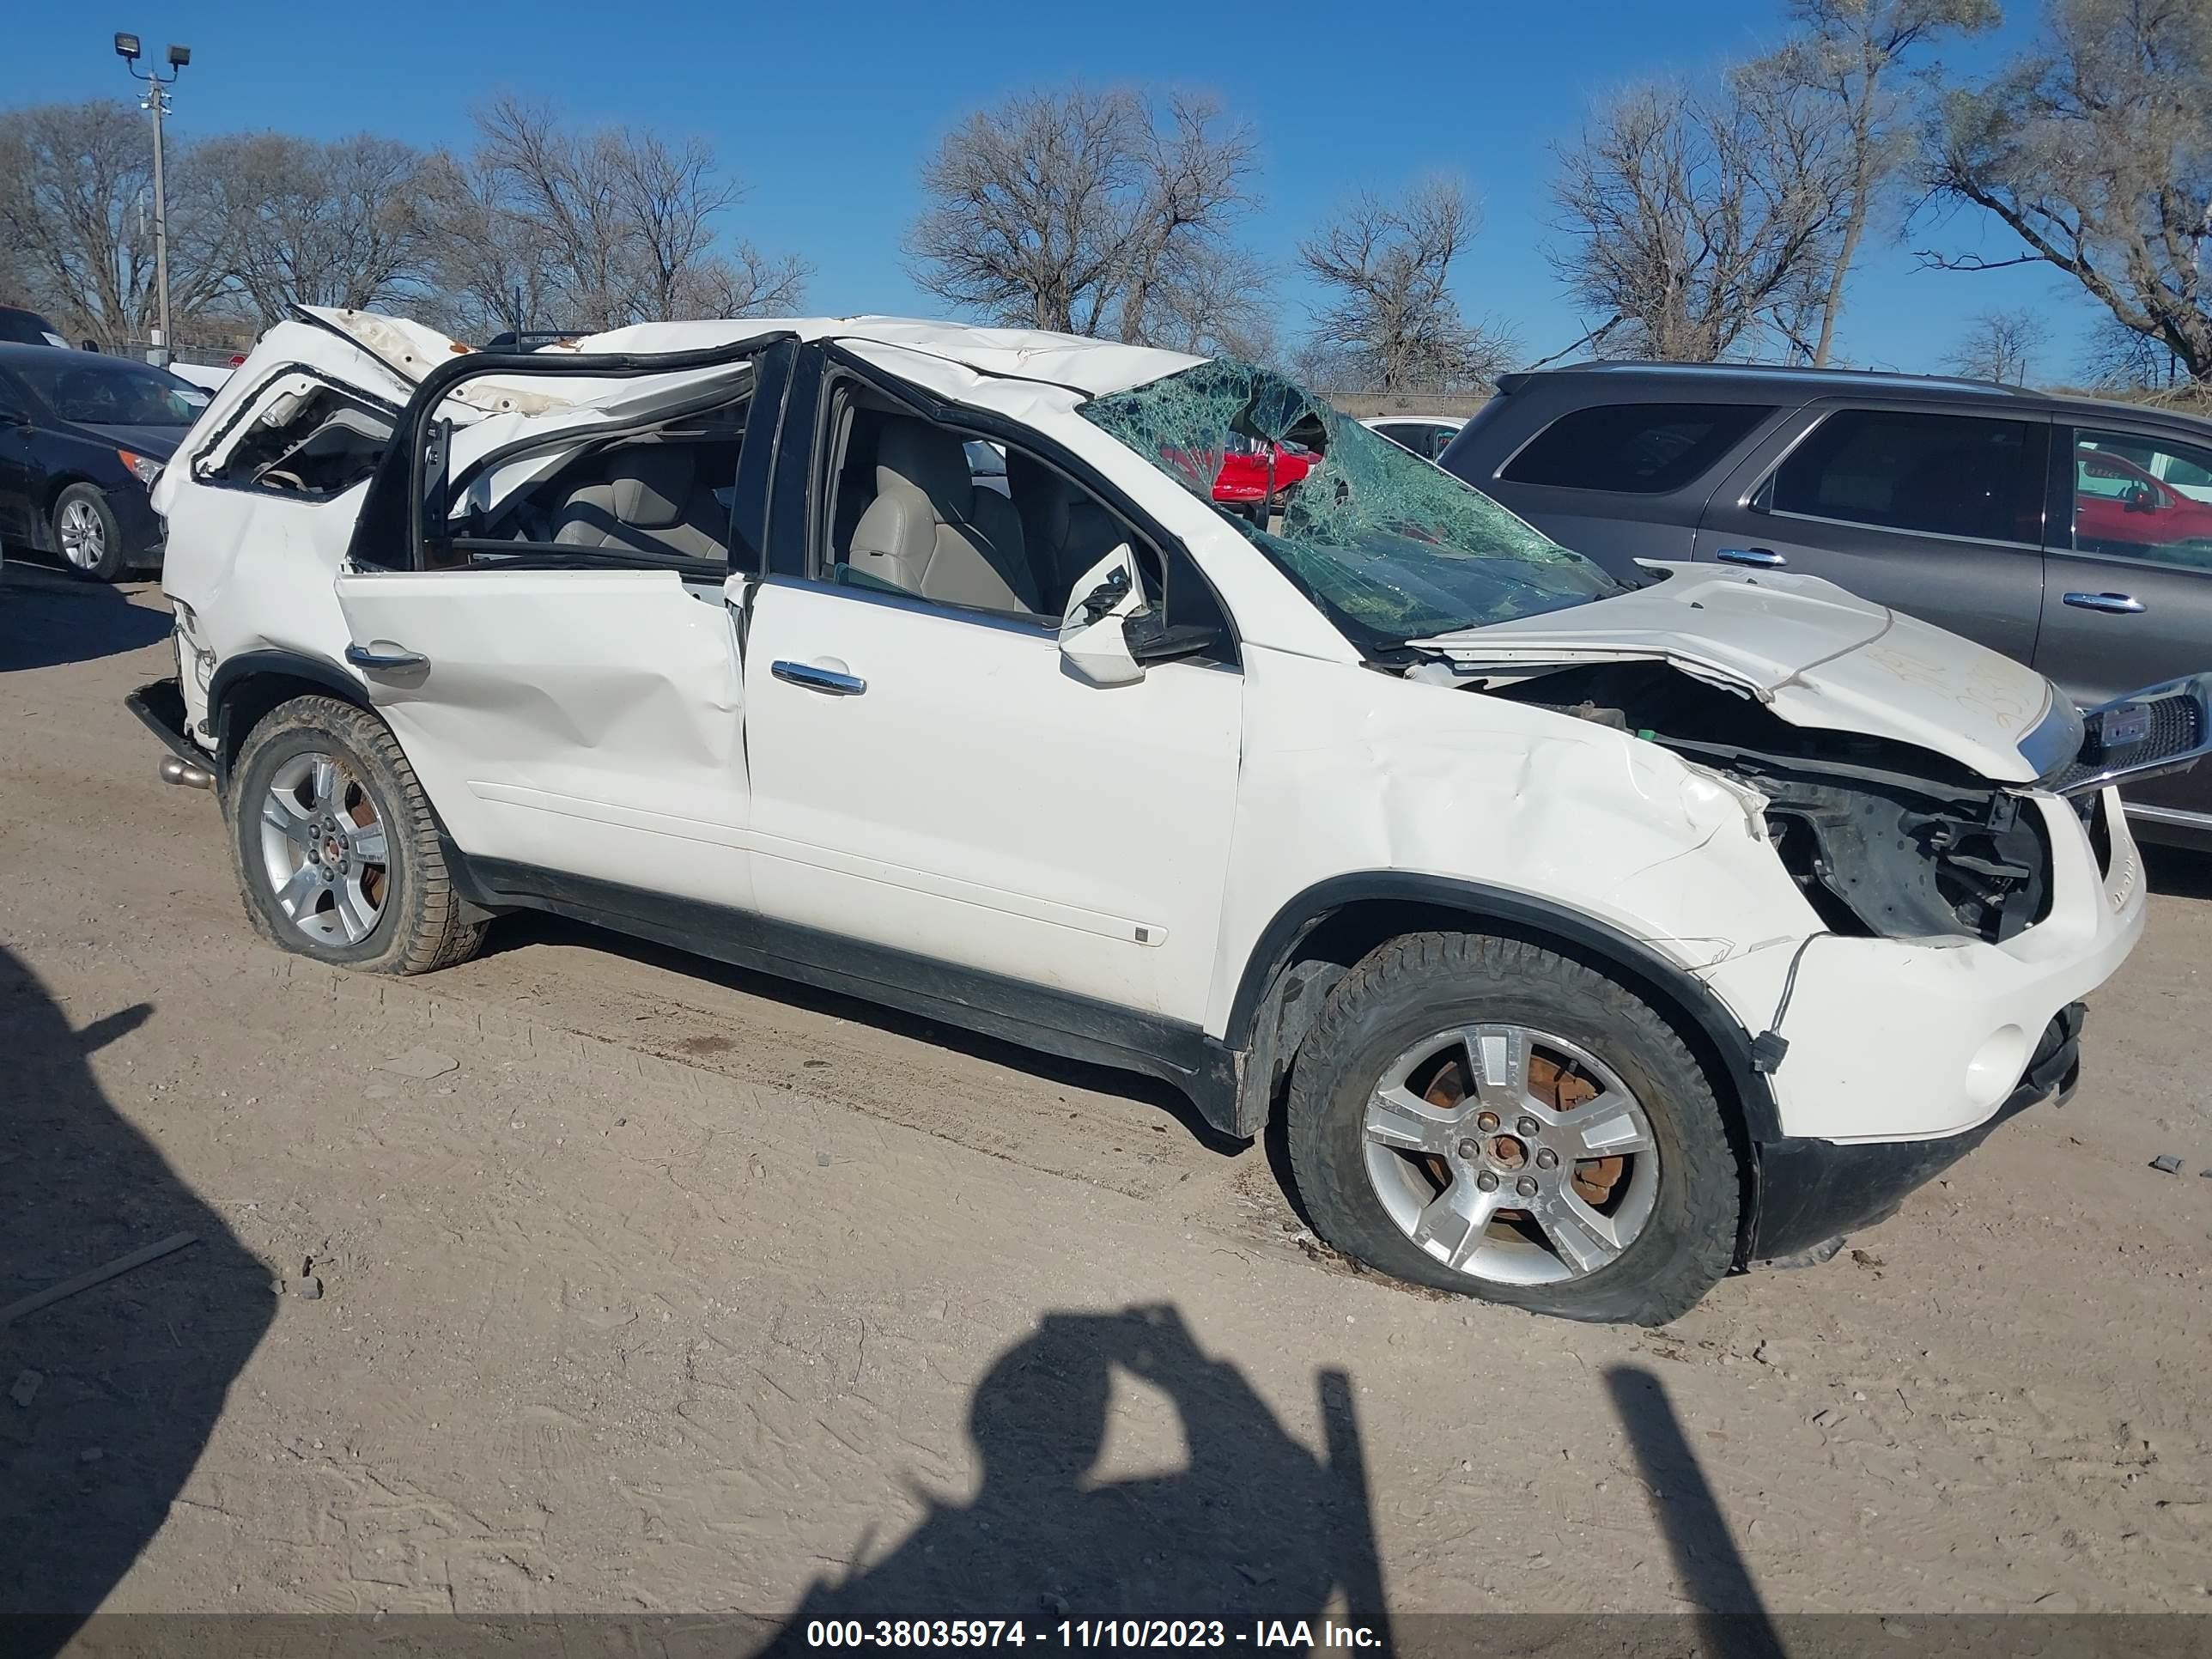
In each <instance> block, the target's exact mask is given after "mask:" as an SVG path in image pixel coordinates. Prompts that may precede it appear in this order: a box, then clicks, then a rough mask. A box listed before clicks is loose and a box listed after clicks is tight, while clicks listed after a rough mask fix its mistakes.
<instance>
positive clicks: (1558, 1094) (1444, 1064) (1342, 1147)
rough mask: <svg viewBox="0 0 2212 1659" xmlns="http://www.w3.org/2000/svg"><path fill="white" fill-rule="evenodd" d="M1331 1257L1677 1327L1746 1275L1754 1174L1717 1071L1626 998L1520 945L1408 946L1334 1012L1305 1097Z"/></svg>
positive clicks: (1354, 977)
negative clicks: (1741, 1272)
mask: <svg viewBox="0 0 2212 1659" xmlns="http://www.w3.org/2000/svg"><path fill="white" fill-rule="evenodd" d="M1289 1128H1290V1152H1291V1170H1292V1172H1293V1174H1294V1176H1295V1177H1296V1179H1297V1187H1298V1192H1299V1194H1300V1196H1301V1197H1302V1198H1304V1200H1305V1203H1306V1206H1307V1209H1308V1211H1309V1212H1310V1214H1311V1216H1312V1218H1313V1221H1314V1225H1315V1227H1316V1230H1317V1231H1319V1232H1320V1233H1321V1235H1322V1237H1324V1238H1326V1239H1327V1240H1328V1242H1329V1243H1332V1244H1334V1245H1335V1246H1336V1247H1337V1248H1338V1249H1342V1250H1345V1251H1346V1252H1347V1253H1349V1254H1350V1255H1354V1256H1357V1257H1358V1258H1359V1259H1360V1260H1362V1261H1366V1262H1369V1263H1370V1264H1372V1265H1373V1266H1375V1267H1379V1268H1381V1269H1383V1271H1384V1272H1386V1273H1392V1274H1394V1275H1395V1276H1396V1277H1398V1278H1401V1279H1412V1280H1413V1281H1415V1282H1417V1283H1420V1284H1425V1285H1436V1286H1438V1287H1440V1288H1442V1289H1445V1290H1452V1291H1462V1292H1464V1293H1466V1294H1468V1295H1470V1296H1477V1297H1484V1298H1486V1299H1487V1300H1490V1301H1493V1302H1504V1303H1510V1304H1514V1305H1516V1306H1519V1307H1523V1308H1527V1309H1528V1310H1531V1311H1534V1312H1537V1313H1546V1314H1553V1315H1557V1316H1560V1317H1563V1318H1568V1319H1583V1320H1593V1321H1601V1322H1632V1323H1637V1324H1645V1325H1656V1324H1663V1323H1664V1322H1667V1321H1668V1320H1670V1319H1673V1318H1675V1317H1677V1316H1680V1315H1681V1314H1683V1313H1685V1312H1686V1311H1688V1310H1689V1309H1690V1308H1691V1307H1692V1306H1693V1305H1695V1304H1696V1303H1697V1301H1698V1300H1699V1297H1702V1296H1704V1295H1705V1292H1706V1291H1708V1290H1710V1289H1711V1288H1712V1286H1713V1285H1714V1284H1715V1283H1716V1282H1717V1281H1718V1279H1720V1278H1721V1276H1722V1274H1723V1273H1726V1272H1727V1271H1728V1267H1729V1261H1730V1260H1731V1259H1732V1257H1733V1255H1734V1254H1735V1243H1736V1225H1737V1217H1738V1212H1739V1206H1740V1197H1739V1179H1740V1178H1739V1173H1738V1168H1737V1163H1736V1159H1735V1153H1734V1152H1733V1151H1732V1150H1731V1149H1730V1147H1729V1139H1728V1135H1727V1132H1726V1130H1725V1128H1724V1127H1723V1122H1722V1119H1721V1111H1720V1106H1719V1103H1718V1102H1717V1100H1716V1099H1715V1097H1714V1095H1713V1091H1712V1086H1711V1083H1710V1082H1709V1081H1708V1080H1707V1079H1706V1077H1705V1071H1704V1068H1703V1067H1701V1066H1699V1064H1698V1061H1697V1060H1696V1058H1695V1057H1694V1056H1693V1055H1692V1054H1691V1053H1690V1051H1689V1050H1688V1048H1686V1047H1685V1046H1684V1044H1683V1042H1682V1040H1681V1038H1680V1036H1677V1035H1676V1033H1675V1032H1674V1029H1673V1027H1671V1026H1670V1025H1669V1024H1668V1023H1667V1022H1666V1021H1665V1020H1664V1019H1663V1018H1661V1017H1660V1015H1659V1014H1658V1013H1657V1012H1656V1011H1655V1010H1654V1009H1653V1008H1652V1007H1651V1006H1650V1004H1648V1003H1646V1002H1644V1000H1642V999H1640V998H1638V996H1636V995H1635V994H1633V993H1632V992H1631V991H1629V990H1628V989H1627V988H1626V987H1625V986H1622V985H1621V984H1620V983H1619V982H1618V981H1614V980H1612V979H1609V978H1607V977H1606V976H1605V975H1602V974H1601V973H1599V972H1597V971H1596V970H1595V969H1591V968H1588V967H1585V966H1584V965H1583V964H1582V963H1578V962H1575V961H1572V960H1570V959H1569V958H1567V957H1561V956H1559V955H1557V954H1555V953H1554V952H1553V951H1547V950H1544V949H1543V948H1541V946H1538V945H1531V944H1528V943H1526V942H1523V941H1521V940H1515V939H1492V938H1487V937H1484V936H1481V935H1478V934H1464V933H1424V934H1415V935H1412V936H1409V937H1407V938H1404V939H1395V940H1393V941H1392V942H1391V943H1389V944H1388V945H1383V946H1382V947H1381V948H1380V949H1378V950H1376V951H1375V952H1373V953H1372V954H1371V955H1370V956H1369V957H1367V958H1366V959H1365V960H1364V962H1362V963H1359V964H1358V966H1357V967H1355V968H1354V969H1352V971H1351V972H1350V973H1349V974H1347V975H1346V976H1345V978H1344V980H1343V981H1341V982H1340V984H1339V985H1338V986H1337V987H1336V989H1335V990H1334V992H1333V993H1332V994H1331V995H1330V997H1329V1000H1328V1003H1327V1005H1326V1006H1324V1007H1323V1009H1322V1013H1321V1015H1320V1017H1319V1018H1318V1019H1317V1020H1316V1023H1315V1026H1314V1030H1313V1031H1312V1033H1311V1034H1310V1036H1308V1038H1307V1039H1306V1041H1305V1042H1304V1044H1303V1045H1302V1046H1301V1048H1300V1049H1299V1053H1298V1060H1297V1069H1296V1071H1295V1073H1293V1076H1292V1079H1291V1100H1290V1123H1289Z"/></svg>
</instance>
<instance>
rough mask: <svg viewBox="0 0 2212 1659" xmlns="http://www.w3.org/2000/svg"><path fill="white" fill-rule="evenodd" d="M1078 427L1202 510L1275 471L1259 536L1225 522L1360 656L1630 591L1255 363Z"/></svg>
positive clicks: (1128, 401) (1152, 393)
mask: <svg viewBox="0 0 2212 1659" xmlns="http://www.w3.org/2000/svg"><path fill="white" fill-rule="evenodd" d="M1082 412H1083V414H1084V416H1085V417H1086V418H1087V419H1089V420H1090V421H1091V422H1093V423H1094V424H1096V425H1097V426H1099V427H1101V428H1104V429H1105V430H1106V431H1107V432H1108V433H1109V434H1110V435H1113V436H1114V437H1115V438H1117V439H1119V440H1120V441H1121V442H1122V443H1124V444H1127V446H1128V447H1130V448H1132V449H1133V450H1135V451H1136V452H1137V453H1139V455H1142V456H1143V457H1144V458H1145V459H1146V460H1148V461H1151V462H1152V463H1153V464H1154V465H1157V466H1158V467H1159V468H1160V469H1161V470H1162V471H1164V472H1166V473H1168V474H1169V475H1170V477H1173V478H1174V479H1175V480H1176V482H1177V483H1181V484H1182V486H1183V487H1184V488H1185V489H1188V490H1189V491H1190V492H1191V493H1192V494H1193V495H1197V496H1199V497H1200V498H1201V499H1202V500H1206V501H1226V500H1230V499H1233V497H1232V496H1231V495H1230V494H1228V493H1226V492H1227V490H1228V489H1229V480H1227V479H1226V478H1225V476H1224V471H1223V465H1224V462H1225V460H1226V459H1228V458H1229V457H1230V456H1231V455H1235V454H1238V453H1246V454H1249V453H1253V452H1257V454H1258V456H1259V458H1260V459H1261V464H1262V465H1266V463H1267V460H1268V459H1269V458H1270V457H1271V456H1272V458H1273V463H1274V465H1273V471H1274V474H1275V477H1274V480H1273V485H1274V489H1275V492H1276V496H1275V503H1274V510H1273V511H1272V512H1270V511H1268V510H1267V508H1266V507H1261V509H1260V514H1261V517H1263V518H1264V519H1265V520H1267V523H1266V527H1264V528H1262V527H1260V526H1257V525H1254V524H1251V523H1248V522H1247V521H1246V520H1244V519H1243V518H1242V517H1241V516H1238V517H1237V518H1235V519H1234V520H1233V521H1234V522H1235V523H1236V524H1237V526H1238V527H1239V528H1240V529H1241V530H1243V532H1244V533H1245V534H1246V535H1247V536H1249V537H1250V538H1251V539H1252V540H1253V541H1254V542H1255V543H1257V544H1259V546H1260V547H1261V550H1263V551H1265V552H1266V553H1267V556H1268V557H1269V558H1271V559H1273V561H1274V562H1275V563H1276V564H1277V565H1278V566H1279V567H1280V568H1282V569H1283V570H1284V571H1285V572H1286V573H1288V574H1289V575H1290V576H1291V580H1294V581H1296V582H1297V583H1298V584H1299V585H1300V586H1302V587H1303V588H1304V590H1305V591H1306V592H1308V593H1309V594H1310V595H1312V596H1313V597H1314V598H1315V599H1316V600H1318V601H1319V602H1320V603H1321V604H1322V606H1323V608H1324V609H1326V610H1327V611H1329V612H1330V613H1331V615H1332V616H1333V617H1334V618H1335V619H1336V620H1337V621H1338V623H1340V625H1343V626H1345V627H1346V629H1347V631H1349V632H1350V633H1351V634H1352V635H1353V636H1354V637H1355V639H1356V640H1358V642H1360V643H1362V644H1364V645H1370V646H1372V645H1400V644H1403V643H1405V642H1406V641H1408V640H1418V639H1422V638H1425V637H1426V636H1428V635H1432V634H1445V633H1449V632H1451V631H1453V630H1454V629H1462V628H1478V627H1480V626H1482V625H1484V624H1485V623H1498V622H1508V621H1510V620H1511V619H1513V618H1514V617H1531V616H1535V615H1537V614H1539V613H1541V612H1543V611H1558V610H1560V609H1563V608H1564V607H1565V606H1568V605H1581V604H1583V603H1585V602H1587V601H1589V600H1591V599H1606V598H1609V597H1611V596H1612V595H1613V594H1616V593H1620V592H1626V589H1625V588H1623V586H1621V585H1620V583H1619V582H1616V581H1615V580H1613V578H1612V577H1610V576H1608V575H1607V574H1606V573H1605V572H1604V571H1603V570H1601V569H1600V568H1598V567H1597V566H1596V565H1595V564H1593V563H1591V562H1589V560H1587V559H1585V558H1583V556H1581V555H1580V554H1578V553H1571V552H1569V551H1568V550H1566V549H1565V548H1564V547H1561V546H1559V544H1557V543H1555V542H1552V541H1549V540H1547V539H1546V538H1544V537H1543V536H1542V535H1541V534H1539V533H1538V532H1536V531H1535V530H1534V529H1532V528H1530V527H1529V526H1528V525H1526V524H1524V523H1522V521H1521V520H1519V519H1517V518H1516V517H1514V516H1513V514H1512V513H1509V512H1507V511H1506V510H1505V509H1504V507H1500V506H1498V503H1497V502H1495V501H1492V500H1491V499H1490V498H1489V497H1488V496H1487V495H1483V494H1482V493H1481V492H1480V490H1477V489H1474V488H1472V487H1471V486H1469V485H1467V484H1464V483H1461V482H1460V481H1459V480H1458V479H1457V478H1455V477H1452V476H1451V475H1450V474H1449V473H1448V472H1445V471H1443V470H1441V469H1440V468H1438V467H1436V466H1434V465H1431V464H1430V463H1429V462H1427V461H1425V460H1422V459H1420V458H1419V456H1417V455H1414V454H1413V453H1411V452H1409V451H1407V450H1405V449H1401V448H1400V447H1398V446H1397V445H1396V444H1395V443H1392V442H1391V441H1389V439H1388V438H1385V437H1383V436H1382V435H1380V434H1379V433H1376V432H1371V431H1370V430H1369V429H1368V428H1365V427H1364V426H1362V425H1360V424H1359V422H1357V421H1354V420H1350V419H1347V418H1346V416H1342V415H1340V414H1338V413H1337V412H1336V410H1334V409H1331V408H1330V407H1329V406H1328V404H1325V403H1323V402H1322V400H1321V399H1320V398H1316V397H1312V396H1310V394H1308V393H1307V392H1304V391H1301V390H1300V389H1299V388H1298V387H1297V386H1293V385H1292V384H1291V382H1290V381H1288V380H1284V379H1283V378H1282V377H1281V376H1280V375H1278V374H1273V373H1271V372H1270V371H1268V370H1267V369H1263V368H1255V367H1254V366H1253V365H1252V364H1250V363H1244V362H1237V360H1235V359H1234V358H1228V357H1218V358H1215V359H1214V360H1213V361H1212V362H1204V363H1200V364H1199V365H1198V366H1197V367H1196V368H1187V369H1184V370H1182V372H1181V373H1180V374H1170V375H1167V376H1165V377H1164V379H1161V380H1153V381H1152V382H1150V383H1148V384H1146V385H1145V386H1136V387H1133V388H1132V389H1131V390H1129V391H1127V392H1115V393H1114V394H1113V395H1112V396H1110V397H1103V398H1092V399H1091V401H1090V402H1089V403H1087V404H1084V405H1083V410H1082ZM1306 452H1311V453H1306ZM1239 465H1240V466H1242V465H1249V462H1240V463H1239ZM1293 473H1295V474H1296V475H1297V476H1296V477H1291V475H1292V474H1293ZM1265 488H1266V486H1265V485H1264V484H1263V485H1262V486H1261V489H1263V490H1264V489H1265Z"/></svg>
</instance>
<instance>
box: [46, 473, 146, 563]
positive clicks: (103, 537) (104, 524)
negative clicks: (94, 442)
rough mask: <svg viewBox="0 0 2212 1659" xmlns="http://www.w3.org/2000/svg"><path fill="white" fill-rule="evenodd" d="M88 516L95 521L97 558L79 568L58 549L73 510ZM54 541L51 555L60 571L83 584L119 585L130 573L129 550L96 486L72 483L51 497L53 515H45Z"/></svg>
mask: <svg viewBox="0 0 2212 1659" xmlns="http://www.w3.org/2000/svg"><path fill="white" fill-rule="evenodd" d="M79 507H82V508H84V509H86V510H88V511H89V512H90V513H91V514H92V515H93V517H94V520H96V521H97V523H98V526H99V532H100V556H99V557H98V559H96V560H95V561H94V562H93V563H91V564H79V563H78V562H76V560H75V559H74V558H72V557H70V555H69V553H68V552H67V551H66V550H64V547H63V545H62V526H63V523H64V520H67V519H68V518H69V517H70V514H71V513H73V512H75V511H76V509H77V508H79ZM49 517H50V520H51V528H52V531H53V537H54V552H55V554H56V555H57V556H58V557H59V558H60V559H61V562H62V568H64V570H66V571H68V572H69V573H70V575H72V576H77V577H82V579H83V580H86V581H93V582H115V581H121V580H123V578H124V576H125V574H128V573H129V571H130V569H131V555H130V550H128V549H127V548H125V546H124V545H123V529H122V526H119V525H118V524H117V523H116V522H115V509H114V508H113V507H110V506H108V504H107V492H106V490H104V489H100V487H99V486H98V485H97V484H88V483H73V484H71V485H70V487H69V488H68V489H64V490H63V491H62V493H61V494H60V495H57V496H55V497H54V508H53V512H52V513H51V514H50V515H49Z"/></svg>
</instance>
